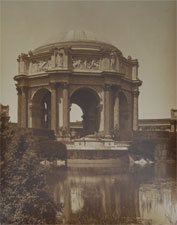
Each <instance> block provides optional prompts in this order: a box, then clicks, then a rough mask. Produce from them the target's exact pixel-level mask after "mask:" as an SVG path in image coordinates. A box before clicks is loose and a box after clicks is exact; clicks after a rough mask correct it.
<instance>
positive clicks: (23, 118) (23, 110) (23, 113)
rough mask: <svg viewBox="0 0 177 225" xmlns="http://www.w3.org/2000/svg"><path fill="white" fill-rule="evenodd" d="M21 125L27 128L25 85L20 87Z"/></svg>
mask: <svg viewBox="0 0 177 225" xmlns="http://www.w3.org/2000/svg"><path fill="white" fill-rule="evenodd" d="M21 107H22V108H21V127H24V128H27V127H28V123H27V87H22V105H21Z"/></svg>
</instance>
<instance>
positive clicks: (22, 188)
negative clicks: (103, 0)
mask: <svg viewBox="0 0 177 225" xmlns="http://www.w3.org/2000/svg"><path fill="white" fill-rule="evenodd" d="M36 143H37V142H36V138H35V137H34V136H32V134H31V133H30V131H29V130H27V129H19V128H16V127H12V128H7V127H6V128H5V129H4V130H3V131H2V133H1V146H2V149H1V193H2V197H1V198H2V199H1V209H2V210H1V224H21V225H23V224H25V225H26V224H54V223H55V219H56V206H55V204H54V202H53V199H52V198H51V196H50V195H49V194H48V192H47V186H46V180H45V177H46V176H45V172H46V171H45V170H46V169H45V167H43V166H42V165H40V162H39V159H38V157H37V155H36V152H35V149H36Z"/></svg>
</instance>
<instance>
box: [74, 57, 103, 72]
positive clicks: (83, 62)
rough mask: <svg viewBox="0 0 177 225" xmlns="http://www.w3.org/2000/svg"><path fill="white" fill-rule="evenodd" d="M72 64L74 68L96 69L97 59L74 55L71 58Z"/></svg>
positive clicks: (97, 66)
mask: <svg viewBox="0 0 177 225" xmlns="http://www.w3.org/2000/svg"><path fill="white" fill-rule="evenodd" d="M72 65H73V68H74V69H88V70H98V69H99V59H80V58H78V57H75V58H72Z"/></svg>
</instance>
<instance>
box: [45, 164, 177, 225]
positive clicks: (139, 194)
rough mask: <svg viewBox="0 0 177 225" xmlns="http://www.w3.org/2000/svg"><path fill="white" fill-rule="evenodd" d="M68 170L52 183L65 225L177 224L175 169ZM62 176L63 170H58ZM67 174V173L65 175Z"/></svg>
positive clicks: (51, 180) (52, 179) (60, 219)
mask: <svg viewBox="0 0 177 225" xmlns="http://www.w3.org/2000/svg"><path fill="white" fill-rule="evenodd" d="M169 169H170V166H167V165H166V166H165V165H164V164H163V165H162V164H161V165H155V166H151V167H146V168H144V169H140V168H131V169H130V170H129V172H127V170H124V171H122V170H121V169H120V168H119V169H115V168H114V169H111V168H110V169H109V168H106V170H105V171H103V170H100V169H99V168H94V169H93V168H68V169H67V172H65V176H64V178H63V179H62V180H61V179H58V181H57V179H56V174H55V176H54V177H55V178H54V177H52V176H51V175H50V179H49V181H48V183H49V187H50V190H51V191H52V193H53V196H54V199H55V202H56V204H57V205H62V206H63V209H62V212H60V213H59V217H58V220H59V222H60V223H61V222H62V223H63V224H83V223H85V224H86V223H87V224H103V223H106V224H148V225H150V224H153V225H155V224H161V225H162V224H164V225H168V224H170V225H171V224H177V218H176V215H177V196H176V193H177V190H176V183H175V173H174V172H175V168H174V166H172V165H171V169H170V170H169ZM57 173H60V171H57ZM61 173H63V172H61Z"/></svg>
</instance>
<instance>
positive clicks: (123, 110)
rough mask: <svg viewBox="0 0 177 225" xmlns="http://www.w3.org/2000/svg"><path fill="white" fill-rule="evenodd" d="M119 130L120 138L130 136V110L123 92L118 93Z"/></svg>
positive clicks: (123, 138)
mask: <svg viewBox="0 0 177 225" xmlns="http://www.w3.org/2000/svg"><path fill="white" fill-rule="evenodd" d="M119 130H120V140H128V139H129V138H130V131H131V126H130V111H129V105H128V101H127V98H126V96H125V94H124V93H123V92H120V94H119Z"/></svg>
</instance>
